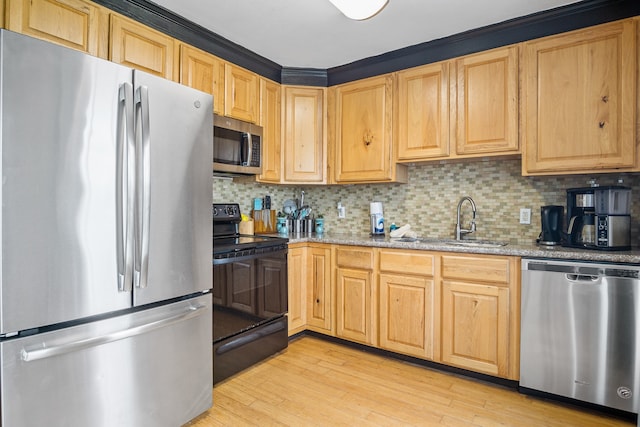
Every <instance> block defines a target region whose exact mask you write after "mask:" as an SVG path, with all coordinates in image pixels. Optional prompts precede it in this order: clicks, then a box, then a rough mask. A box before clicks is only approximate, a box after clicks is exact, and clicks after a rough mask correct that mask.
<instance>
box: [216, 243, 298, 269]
mask: <svg viewBox="0 0 640 427" xmlns="http://www.w3.org/2000/svg"><path fill="white" fill-rule="evenodd" d="M287 252H288V250H287V247H286V245H285V246H284V247H282V248H278V249H275V250H273V251H259V252H252V253H251V254H247V255H237V256H235V253H232V254H233V255H231V256H229V257H224V258H216V256H215V255H214V256H213V265H221V264H231V263H234V262H246V261H251V260H252V259H258V258H262V257H264V256H273V255H281V254H283V253H284V254H285V255H286V254H287Z"/></svg>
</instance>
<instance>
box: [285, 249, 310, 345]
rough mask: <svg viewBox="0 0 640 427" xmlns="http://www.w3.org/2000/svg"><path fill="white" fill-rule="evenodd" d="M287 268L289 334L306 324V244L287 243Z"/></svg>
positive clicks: (300, 329) (303, 327) (299, 329)
mask: <svg viewBox="0 0 640 427" xmlns="http://www.w3.org/2000/svg"><path fill="white" fill-rule="evenodd" d="M287 269H288V296H289V304H288V306H289V308H288V321H289V328H288V333H289V335H293V334H296V333H298V332H300V331H303V330H304V329H305V328H306V325H307V245H306V244H304V243H294V244H291V245H289V249H288V253H287Z"/></svg>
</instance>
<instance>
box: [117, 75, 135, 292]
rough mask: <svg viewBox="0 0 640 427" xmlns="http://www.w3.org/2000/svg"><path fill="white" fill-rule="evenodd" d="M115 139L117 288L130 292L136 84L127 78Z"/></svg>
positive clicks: (121, 87) (120, 99)
mask: <svg viewBox="0 0 640 427" xmlns="http://www.w3.org/2000/svg"><path fill="white" fill-rule="evenodd" d="M117 120H118V122H117V127H118V132H117V141H116V147H117V148H116V150H117V152H116V234H117V237H116V239H117V245H116V246H117V264H118V290H119V291H121V292H131V285H132V282H133V279H132V276H133V226H134V216H133V205H134V194H135V193H134V192H135V175H134V170H135V169H134V166H135V134H134V126H133V85H132V84H131V83H128V82H125V83H123V84H122V85H120V89H119V93H118V119H117Z"/></svg>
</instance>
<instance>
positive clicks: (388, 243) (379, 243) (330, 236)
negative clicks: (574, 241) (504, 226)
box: [287, 233, 640, 264]
mask: <svg viewBox="0 0 640 427" xmlns="http://www.w3.org/2000/svg"><path fill="white" fill-rule="evenodd" d="M287 237H288V238H289V243H290V244H291V243H304V242H312V243H331V244H338V245H353V246H371V247H377V248H397V249H418V250H429V251H442V252H458V253H474V254H490V255H510V256H519V257H527V258H549V259H573V260H579V261H597V262H615V263H624V264H640V248H634V249H633V250H630V251H601V250H590V249H577V248H565V247H560V246H551V247H544V246H538V245H536V244H535V243H531V244H529V245H523V244H511V243H509V244H507V245H506V246H498V247H467V246H458V245H452V244H448V243H446V242H438V241H435V240H436V239H433V240H434V241H431V242H425V241H416V242H407V241H401V240H399V239H393V238H390V237H389V236H388V235H385V236H384V237H375V238H374V237H371V236H370V235H369V234H367V233H360V234H339V233H324V234H322V235H317V234H315V233H311V234H289V235H288V236H287Z"/></svg>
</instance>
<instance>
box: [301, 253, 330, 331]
mask: <svg viewBox="0 0 640 427" xmlns="http://www.w3.org/2000/svg"><path fill="white" fill-rule="evenodd" d="M307 251H308V253H307V271H306V277H307V280H306V282H307V325H308V326H309V329H311V330H314V331H317V332H322V333H325V334H329V335H333V322H332V314H333V297H332V288H331V284H332V280H331V246H330V245H323V244H319V245H318V244H312V245H309V247H308V248H307Z"/></svg>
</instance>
